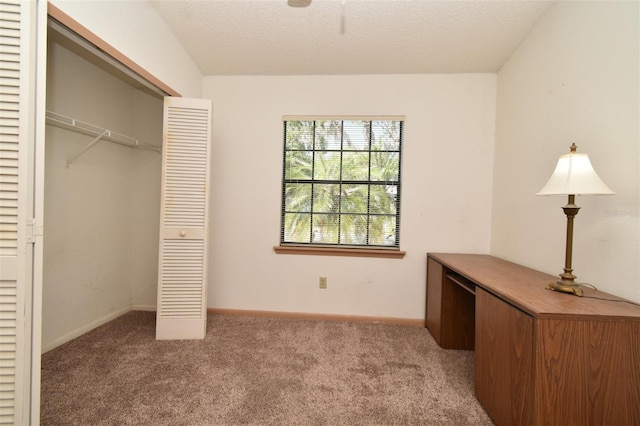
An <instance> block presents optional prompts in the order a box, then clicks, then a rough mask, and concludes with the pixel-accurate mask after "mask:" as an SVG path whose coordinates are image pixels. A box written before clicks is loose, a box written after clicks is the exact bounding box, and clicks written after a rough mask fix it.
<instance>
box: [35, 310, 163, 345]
mask: <svg viewBox="0 0 640 426" xmlns="http://www.w3.org/2000/svg"><path fill="white" fill-rule="evenodd" d="M131 309H132V306H131V305H129V306H126V307H124V308H122V309H120V310H118V311H114V312H110V313H109V314H107V315H105V316H103V317H102V318H98V319H97V320H95V321H92V322H91V323H89V324H85V325H83V326H82V327H80V328H77V329H75V330H73V331H70V332H69V333H66V334H64V335H62V336H60V337H58V338H57V339H55V340H54V341H53V342H49V343H47V344H45V345H43V346H42V353H45V352H48V351H50V350H51V349H54V348H57V347H58V346H60V345H63V344H65V343H67V342H68V341H70V340H73V339H75V338H76V337H80V336H82V335H83V334H85V333H86V332H88V331H91V330H93V329H94V328H96V327H100V326H101V325H102V324H104V323H107V322H109V321H111V320H112V319H115V318H118V317H119V316H120V315H124V314H126V313H127V312H129V311H130V310H131ZM154 310H155V307H154Z"/></svg>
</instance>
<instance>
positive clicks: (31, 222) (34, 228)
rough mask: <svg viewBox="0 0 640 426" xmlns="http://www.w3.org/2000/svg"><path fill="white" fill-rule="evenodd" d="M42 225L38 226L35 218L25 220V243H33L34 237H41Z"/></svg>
mask: <svg viewBox="0 0 640 426" xmlns="http://www.w3.org/2000/svg"><path fill="white" fill-rule="evenodd" d="M42 231H43V230H42V225H39V224H38V223H37V222H36V220H35V218H31V219H27V243H31V244H33V243H35V242H36V237H41V236H42Z"/></svg>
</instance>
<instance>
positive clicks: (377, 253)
mask: <svg viewBox="0 0 640 426" xmlns="http://www.w3.org/2000/svg"><path fill="white" fill-rule="evenodd" d="M273 251H275V252H276V254H307V255H312V256H351V257H381V258H388V259H402V258H403V257H404V255H405V254H407V252H406V251H403V250H371V249H358V248H334V247H300V246H274V247H273Z"/></svg>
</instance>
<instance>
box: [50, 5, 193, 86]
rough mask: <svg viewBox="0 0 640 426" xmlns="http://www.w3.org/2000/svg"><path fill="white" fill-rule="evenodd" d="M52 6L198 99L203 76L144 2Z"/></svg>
mask: <svg viewBox="0 0 640 426" xmlns="http://www.w3.org/2000/svg"><path fill="white" fill-rule="evenodd" d="M51 3H52V4H53V5H55V6H56V7H57V8H59V9H60V10H62V11H63V12H64V13H66V14H67V15H69V16H71V17H72V18H73V19H75V20H76V21H78V22H79V23H80V24H82V25H83V26H85V27H86V28H88V29H89V30H90V31H91V32H93V33H94V34H96V35H97V36H98V37H100V38H102V39H103V40H105V41H106V42H107V43H109V44H110V45H111V46H113V47H114V48H116V49H117V50H118V51H120V52H121V53H123V54H124V55H125V56H127V57H128V58H129V59H131V60H133V61H134V62H135V63H136V64H138V65H140V66H141V67H142V68H144V69H146V70H147V71H148V72H150V73H151V74H152V75H154V76H155V77H157V78H158V79H160V80H161V81H162V82H163V83H165V84H167V85H168V86H169V87H171V88H172V89H174V90H176V91H178V92H179V93H180V94H181V95H182V96H185V97H200V96H201V91H202V75H201V74H200V71H199V70H198V67H197V66H196V65H195V63H194V62H193V60H191V58H190V57H189V55H187V53H186V52H185V51H184V49H183V48H182V45H181V44H180V43H179V42H178V40H177V39H176V38H175V36H174V35H173V33H171V32H170V31H169V30H168V29H167V27H166V25H165V23H164V21H163V20H162V18H161V17H160V15H158V13H157V12H156V11H155V9H153V7H152V6H151V4H150V3H149V2H147V1H113V0H82V1H79V0H54V1H51Z"/></svg>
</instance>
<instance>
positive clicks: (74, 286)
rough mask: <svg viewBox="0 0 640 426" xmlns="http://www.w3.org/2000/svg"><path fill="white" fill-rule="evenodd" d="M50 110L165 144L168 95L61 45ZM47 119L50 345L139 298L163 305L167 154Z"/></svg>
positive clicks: (46, 315) (46, 314) (46, 320)
mask: <svg viewBox="0 0 640 426" xmlns="http://www.w3.org/2000/svg"><path fill="white" fill-rule="evenodd" d="M47 74H48V75H47V109H48V110H51V111H54V112H57V113H60V114H63V115H66V116H68V117H72V118H75V119H77V120H81V121H85V122H88V123H91V124H95V125H97V126H101V127H103V128H108V129H111V130H114V131H117V132H120V133H123V134H126V135H128V136H132V137H135V138H137V139H139V140H140V142H146V143H156V144H157V143H158V142H159V138H160V136H159V135H160V134H161V133H162V130H161V129H162V100H160V99H157V98H153V97H151V96H149V95H147V94H144V93H142V92H140V91H138V90H135V89H133V88H131V87H130V86H128V85H127V84H125V83H123V82H121V81H120V80H118V79H116V78H114V77H112V76H111V75H109V74H107V73H105V72H104V71H102V70H101V69H99V68H97V67H96V66H94V65H92V64H90V63H88V62H86V61H85V60H83V59H81V58H79V57H78V56H76V55H75V54H73V53H71V52H69V51H68V50H66V49H64V48H63V47H61V46H60V45H57V44H52V46H51V48H50V50H49V58H48V70H47ZM92 139H93V138H92V137H91V136H86V135H82V134H79V133H75V132H71V131H68V130H65V129H60V128H58V127H53V126H50V125H48V126H47V128H46V136H45V200H44V201H45V217H44V228H45V233H44V235H45V238H44V274H43V275H44V277H43V278H44V279H43V313H42V315H43V321H42V327H43V329H42V338H43V340H42V347H43V350H45V351H46V350H48V349H51V348H52V347H55V346H56V345H58V344H60V343H64V342H65V341H67V340H69V339H70V338H73V337H75V336H77V335H79V334H82V332H84V331H87V330H89V329H91V328H93V327H95V326H96V325H99V324H100V323H102V322H104V321H105V320H108V319H110V318H112V317H113V316H117V315H119V314H121V313H123V312H125V311H127V310H129V309H131V306H132V305H133V304H139V305H155V287H156V285H157V284H156V279H155V277H156V276H157V265H158V264H157V251H158V249H157V247H158V246H157V241H158V221H159V212H158V206H159V186H160V167H161V155H160V154H158V153H155V152H150V151H149V152H136V151H133V150H132V149H130V148H127V147H123V146H120V145H117V144H114V143H111V142H106V141H101V142H99V143H97V144H96V145H95V146H94V147H93V148H91V149H89V150H88V151H86V152H85V153H84V154H83V155H82V156H80V157H78V158H77V159H76V160H75V161H74V162H73V163H72V164H71V165H70V166H69V167H68V168H66V167H65V164H66V161H67V159H68V158H70V157H71V156H73V155H74V154H76V153H77V152H79V151H80V150H82V149H83V148H84V147H85V146H86V145H87V144H88V143H89V142H91V140H92Z"/></svg>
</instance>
